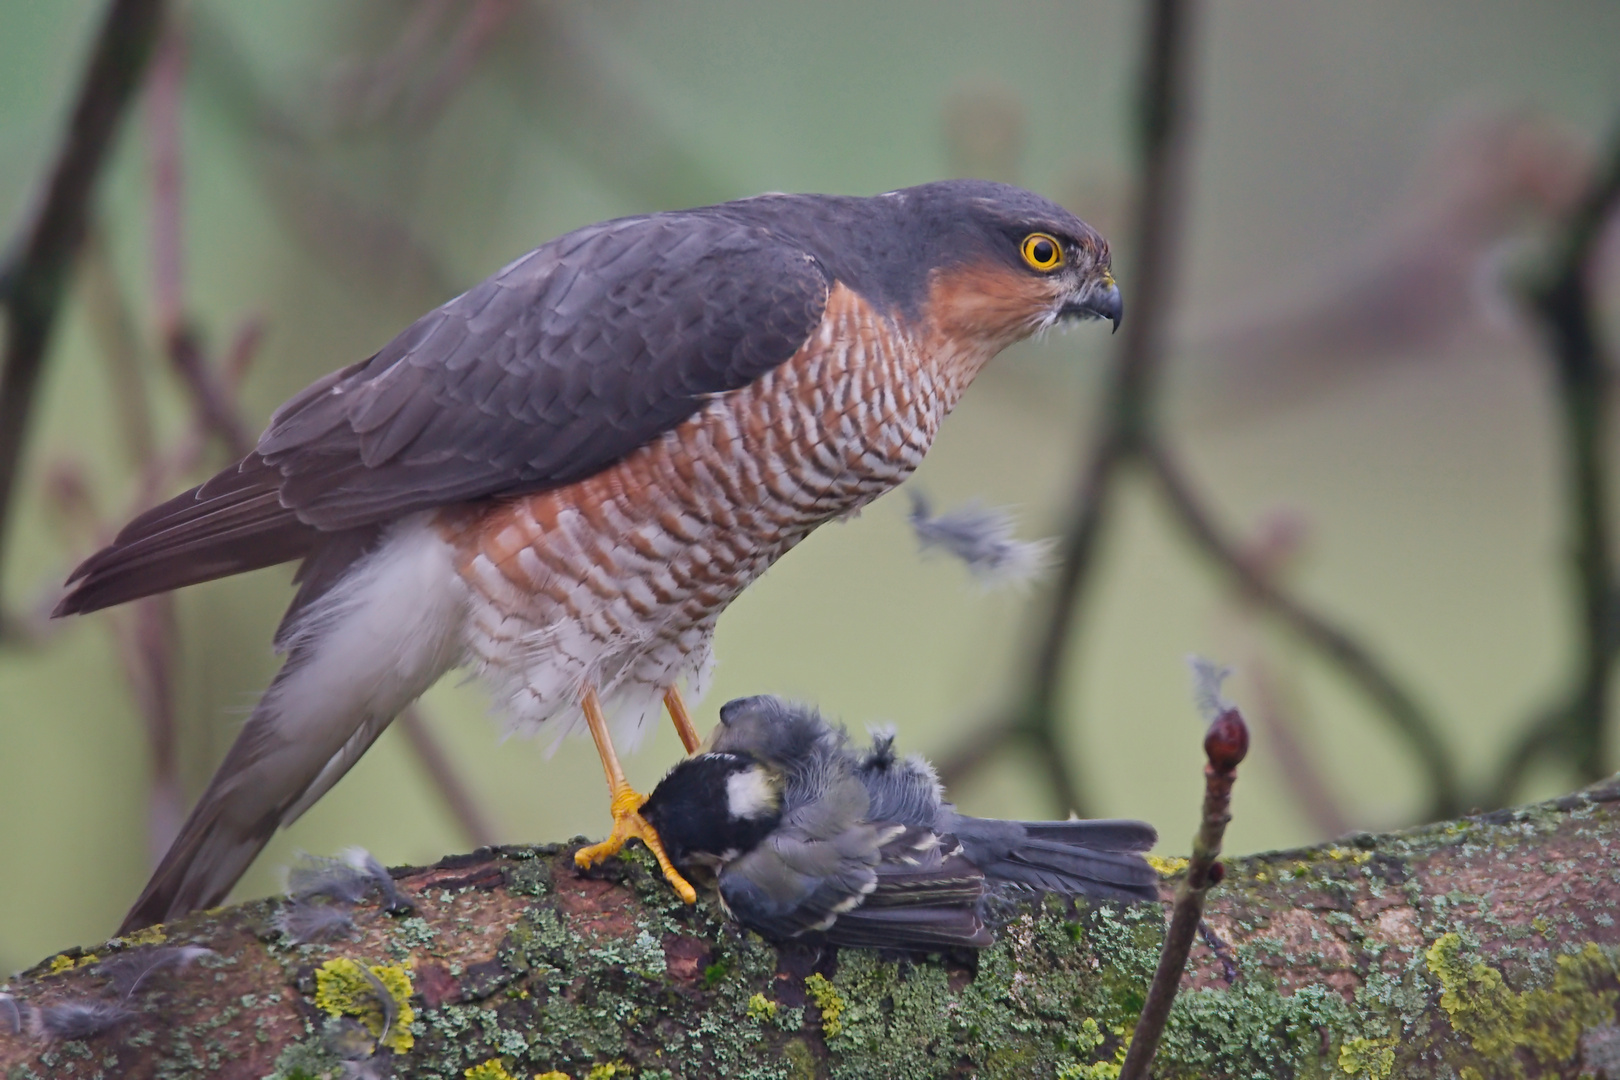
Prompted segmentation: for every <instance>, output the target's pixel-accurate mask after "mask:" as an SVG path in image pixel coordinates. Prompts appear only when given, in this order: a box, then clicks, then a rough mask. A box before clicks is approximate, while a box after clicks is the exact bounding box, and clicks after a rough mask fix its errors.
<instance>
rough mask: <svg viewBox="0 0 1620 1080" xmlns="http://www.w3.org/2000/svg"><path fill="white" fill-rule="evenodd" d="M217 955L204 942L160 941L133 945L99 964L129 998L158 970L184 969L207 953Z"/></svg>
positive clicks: (120, 993)
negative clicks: (203, 945)
mask: <svg viewBox="0 0 1620 1080" xmlns="http://www.w3.org/2000/svg"><path fill="white" fill-rule="evenodd" d="M214 955H216V954H215V952H214V950H213V949H205V948H203V947H202V946H201V945H158V946H153V947H151V948H145V949H132V950H130V951H129V952H126V953H121V954H119V955H118V956H114V957H112V958H110V959H107V960H103V961H102V962H101V963H99V964H97V965H96V973H97V974H99V975H103V976H105V977H106V979H107V983H108V986H109V987H110V988H111V989H112V991H113V993H115V994H117V995H118V996H119V998H120V999H122V1000H123V1001H126V1002H127V1001H128V1000H129V999H130V998H132V997H133V996H134V995H135V993H136V992H137V991H138V990H140V989H141V988H142V987H143V986H145V985H146V983H147V980H149V979H150V978H151V977H152V976H154V975H156V974H157V973H158V972H160V971H163V970H165V969H168V968H173V969H175V970H180V969H182V968H186V967H189V966H190V965H191V964H192V963H193V962H195V961H196V960H199V959H201V958H202V957H204V956H214Z"/></svg>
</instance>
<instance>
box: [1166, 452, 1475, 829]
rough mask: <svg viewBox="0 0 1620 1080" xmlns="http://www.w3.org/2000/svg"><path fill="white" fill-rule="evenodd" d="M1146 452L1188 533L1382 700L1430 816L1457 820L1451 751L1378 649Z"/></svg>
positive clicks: (1458, 792)
mask: <svg viewBox="0 0 1620 1080" xmlns="http://www.w3.org/2000/svg"><path fill="white" fill-rule="evenodd" d="M1144 453H1145V457H1146V459H1147V463H1148V465H1149V467H1150V468H1151V469H1152V472H1153V475H1154V477H1155V478H1156V479H1157V480H1158V482H1159V488H1160V491H1161V492H1162V493H1163V495H1164V497H1165V502H1166V503H1168V504H1169V507H1170V510H1171V512H1172V513H1174V514H1175V515H1176V518H1177V520H1178V521H1179V522H1180V523H1181V526H1182V528H1184V529H1186V531H1187V535H1188V536H1189V537H1191V538H1192V540H1193V541H1194V542H1195V543H1196V544H1197V545H1198V547H1199V549H1200V550H1202V551H1203V552H1204V553H1205V554H1206V555H1208V556H1209V558H1210V559H1211V560H1212V561H1213V562H1214V563H1215V564H1216V565H1217V566H1219V567H1220V568H1221V569H1222V570H1225V571H1226V572H1227V573H1228V574H1230V575H1231V576H1232V579H1233V581H1234V582H1235V584H1236V585H1237V586H1238V587H1239V588H1240V589H1242V590H1243V593H1244V595H1245V596H1247V597H1248V598H1249V599H1250V600H1252V601H1253V602H1254V603H1256V604H1258V605H1260V606H1261V607H1263V608H1264V609H1265V610H1266V611H1268V612H1269V613H1270V614H1271V615H1273V616H1274V617H1275V618H1277V619H1278V620H1279V621H1280V622H1282V623H1283V625H1285V626H1287V627H1288V628H1289V629H1291V630H1293V631H1294V633H1296V634H1297V635H1299V637H1300V639H1301V640H1302V641H1304V642H1305V643H1306V644H1307V645H1309V646H1311V648H1313V649H1315V650H1316V651H1318V652H1320V653H1321V654H1322V655H1324V656H1325V657H1327V658H1328V659H1329V660H1331V661H1332V662H1333V663H1334V665H1335V666H1336V667H1338V669H1339V670H1340V671H1341V672H1343V673H1344V674H1345V676H1346V677H1347V678H1348V679H1349V680H1350V681H1351V683H1352V685H1354V686H1355V687H1356V688H1357V689H1359V690H1360V691H1361V692H1362V693H1363V694H1365V695H1366V696H1367V697H1368V698H1369V699H1370V700H1371V701H1372V702H1373V704H1374V705H1376V706H1377V707H1378V708H1379V709H1380V710H1381V711H1382V712H1383V714H1384V715H1385V716H1387V717H1388V718H1389V720H1390V722H1391V723H1392V724H1393V725H1394V727H1395V730H1396V731H1397V732H1398V733H1399V734H1400V735H1401V736H1402V737H1403V738H1405V739H1406V742H1407V744H1408V745H1409V746H1410V747H1411V748H1412V751H1413V753H1415V754H1416V755H1417V757H1418V761H1419V764H1420V765H1421V766H1422V768H1423V771H1424V773H1425V775H1426V777H1427V781H1428V784H1427V786H1428V788H1429V793H1430V800H1431V801H1430V805H1429V807H1428V810H1427V813H1428V814H1429V815H1430V817H1431V818H1436V819H1437V818H1442V817H1454V816H1456V814H1457V813H1458V812H1460V810H1461V807H1462V788H1461V785H1460V782H1459V781H1458V778H1457V769H1456V765H1455V763H1454V762H1453V761H1452V757H1451V754H1450V752H1449V751H1448V750H1447V748H1446V745H1445V743H1444V741H1443V740H1442V739H1441V737H1440V732H1439V728H1438V726H1437V725H1436V724H1435V722H1434V721H1433V719H1431V718H1430V716H1429V714H1428V713H1427V712H1426V711H1425V710H1424V709H1423V708H1422V707H1421V706H1420V705H1418V703H1417V700H1416V698H1414V697H1413V695H1412V694H1411V693H1409V692H1408V691H1407V690H1406V689H1405V688H1404V687H1403V686H1401V684H1400V683H1399V682H1398V681H1397V680H1396V679H1395V676H1394V675H1393V674H1391V672H1390V670H1389V668H1388V667H1387V666H1385V665H1384V664H1383V663H1382V662H1380V661H1379V660H1377V659H1376V658H1375V657H1374V656H1373V654H1372V651H1371V649H1370V648H1369V647H1368V646H1365V645H1363V644H1362V643H1361V642H1360V641H1358V640H1357V639H1356V638H1355V637H1354V636H1352V635H1351V634H1350V633H1349V632H1348V631H1345V630H1343V629H1341V628H1339V627H1338V626H1335V625H1334V624H1333V623H1331V622H1329V621H1328V620H1327V618H1326V617H1325V616H1322V615H1319V614H1317V613H1316V612H1314V611H1312V610H1311V609H1309V608H1307V607H1306V606H1305V605H1303V604H1301V603H1300V602H1299V601H1298V600H1296V599H1294V598H1293V597H1292V596H1290V595H1289V594H1288V593H1287V592H1285V591H1284V590H1283V589H1282V587H1281V586H1279V585H1278V584H1277V583H1276V582H1275V581H1274V580H1272V579H1271V578H1270V577H1269V576H1268V575H1266V574H1263V573H1261V572H1259V571H1258V570H1257V569H1256V568H1255V567H1254V565H1253V564H1252V563H1251V562H1249V561H1248V560H1246V559H1244V558H1243V557H1242V556H1241V555H1240V554H1239V552H1238V548H1237V545H1235V544H1233V543H1232V542H1231V541H1230V540H1229V539H1228V538H1226V537H1225V536H1223V535H1222V534H1221V533H1220V531H1219V529H1217V527H1216V525H1215V522H1214V521H1213V519H1212V518H1211V517H1210V515H1209V514H1208V513H1207V512H1206V511H1205V510H1204V508H1203V506H1202V505H1201V504H1200V503H1199V502H1198V499H1197V496H1195V495H1194V494H1193V490H1192V485H1191V484H1190V483H1189V482H1188V481H1187V479H1186V478H1185V477H1184V476H1183V475H1182V474H1181V471H1180V469H1179V468H1178V467H1177V466H1176V464H1175V462H1174V461H1173V460H1172V458H1171V455H1170V453H1169V451H1168V450H1166V449H1165V448H1164V447H1163V446H1161V445H1159V444H1158V443H1157V442H1155V443H1154V444H1153V445H1151V446H1149V447H1147V448H1146V450H1145V452H1144Z"/></svg>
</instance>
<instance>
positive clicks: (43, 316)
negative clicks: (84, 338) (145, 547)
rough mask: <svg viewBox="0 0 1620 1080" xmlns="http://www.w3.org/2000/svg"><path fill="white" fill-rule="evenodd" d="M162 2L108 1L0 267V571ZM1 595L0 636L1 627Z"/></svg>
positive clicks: (2, 610) (1, 604) (0, 607)
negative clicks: (100, 188) (67, 311)
mask: <svg viewBox="0 0 1620 1080" xmlns="http://www.w3.org/2000/svg"><path fill="white" fill-rule="evenodd" d="M163 8H164V6H163V3H162V0H113V2H112V3H109V4H108V5H107V9H106V14H105V15H104V16H103V17H102V23H101V27H100V30H99V31H98V33H97V35H96V40H95V44H94V45H93V46H92V48H91V54H90V59H89V62H88V63H87V64H86V66H85V73H84V78H83V81H82V83H81V85H80V87H79V92H78V95H77V97H76V99H75V101H74V104H73V109H72V112H71V114H70V115H69V117H68V120H67V124H66V126H65V128H64V129H63V133H62V140H61V143H60V145H59V147H58V149H57V152H56V160H55V162H54V163H53V164H52V166H51V170H50V174H49V176H48V178H47V179H46V180H45V183H44V186H43V188H42V190H41V192H40V194H39V196H38V204H37V206H38V209H37V210H36V211H35V212H34V214H33V216H32V220H31V221H30V222H29V223H28V225H27V226H26V227H25V229H24V230H23V232H22V234H21V235H20V236H19V237H18V238H17V240H16V241H15V242H14V243H13V244H12V245H11V248H10V251H9V252H8V254H7V255H6V258H5V262H4V264H3V265H0V310H3V311H4V312H5V320H6V321H5V327H6V346H5V354H4V360H3V366H0V568H3V567H4V566H5V556H6V538H7V535H8V533H9V522H10V516H11V506H12V498H13V494H14V492H15V490H16V486H17V474H18V469H19V468H20V467H21V462H22V455H23V448H24V446H25V440H26V437H27V433H28V422H29V418H30V415H31V414H32V412H33V409H34V400H35V391H36V389H37V387H38V385H39V375H40V371H41V369H42V368H43V367H44V364H45V361H46V358H47V349H48V347H49V345H50V342H51V330H52V328H53V326H54V325H55V322H56V315H57V311H58V310H59V309H60V307H61V304H62V297H63V294H64V293H65V292H66V290H67V286H68V283H69V281H70V280H71V277H72V271H73V265H74V260H75V259H76V258H77V256H78V254H79V248H80V246H81V244H82V243H83V242H84V235H85V228H86V225H87V223H88V222H89V220H90V211H91V200H92V198H93V196H94V195H95V189H96V180H97V179H98V178H99V176H100V175H101V170H102V166H103V164H104V163H105V162H106V160H107V154H108V148H109V147H110V145H111V144H112V142H113V137H114V136H115V135H117V133H118V128H119V124H120V123H121V122H122V120H123V118H124V114H125V112H126V111H127V110H128V108H129V103H130V100H131V98H133V97H134V95H135V91H136V89H137V88H138V87H139V86H140V82H141V74H142V72H143V70H144V69H145V67H146V63H147V60H148V58H149V57H150V55H151V52H152V43H153V41H154V40H155V39H156V37H157V33H158V27H159V26H160V25H161V23H162V20H163ZM9 618H10V617H9V616H8V615H7V608H6V604H5V594H4V591H3V589H0V638H3V637H4V636H5V632H6V627H7V625H8V623H9Z"/></svg>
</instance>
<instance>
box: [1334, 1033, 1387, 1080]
mask: <svg viewBox="0 0 1620 1080" xmlns="http://www.w3.org/2000/svg"><path fill="white" fill-rule="evenodd" d="M1395 1043H1396V1038H1395V1036H1393V1035H1391V1036H1389V1037H1388V1038H1384V1039H1346V1040H1344V1044H1343V1045H1342V1046H1340V1047H1339V1071H1340V1072H1342V1073H1344V1074H1345V1075H1346V1076H1365V1077H1367V1078H1368V1080H1385V1077H1387V1076H1389V1073H1390V1070H1391V1069H1393V1068H1395Z"/></svg>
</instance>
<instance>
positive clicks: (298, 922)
mask: <svg viewBox="0 0 1620 1080" xmlns="http://www.w3.org/2000/svg"><path fill="white" fill-rule="evenodd" d="M270 924H271V925H272V926H274V927H275V928H276V930H278V931H279V932H280V933H281V936H282V937H283V938H285V939H286V940H287V942H288V943H289V944H292V945H308V944H310V943H312V942H316V941H330V940H331V939H333V938H339V937H346V936H348V935H349V934H351V933H353V932H354V915H353V913H351V912H350V911H349V909H348V906H347V905H345V904H342V903H337V902H333V901H328V900H323V899H319V898H308V899H306V898H304V897H293V898H291V899H289V900H288V901H287V902H286V903H285V904H284V905H282V907H281V908H280V909H279V910H278V911H277V912H276V913H275V915H273V916H272V917H271V919H270Z"/></svg>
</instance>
